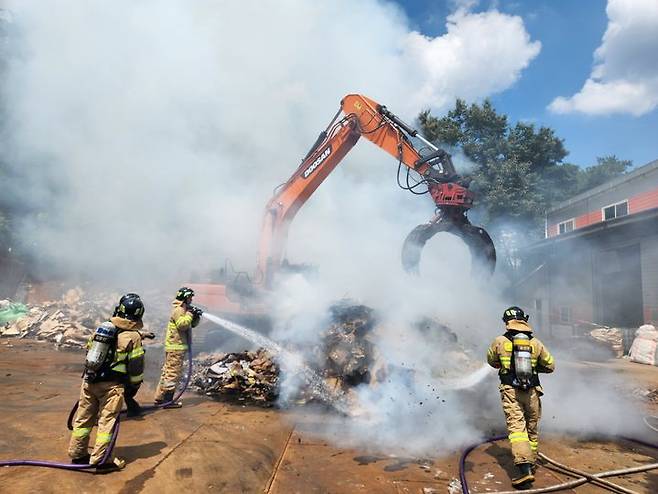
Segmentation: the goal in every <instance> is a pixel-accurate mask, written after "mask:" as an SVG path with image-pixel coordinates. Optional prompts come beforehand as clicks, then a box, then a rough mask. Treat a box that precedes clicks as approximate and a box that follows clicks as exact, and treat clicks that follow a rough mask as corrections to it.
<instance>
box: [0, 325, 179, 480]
mask: <svg viewBox="0 0 658 494" xmlns="http://www.w3.org/2000/svg"><path fill="white" fill-rule="evenodd" d="M191 333H192V332H191V331H188V332H187V346H188V350H187V357H188V358H187V365H188V368H187V377H186V379H185V385H184V386H183V387H182V388H181V389H180V391H179V392H178V393H177V394H176V396H174V397H173V398H172V400H171V401H168V402H165V403H160V404H157V405H155V404H154V405H148V406H144V407H142V410H144V411H149V410H157V409H159V408H163V407H166V406H168V405H171V404H172V403H176V402H177V401H178V400H179V398H180V397H181V396H183V393H185V391H186V390H187V387H188V386H189V384H190V380H191V379H192V334H191ZM78 404H79V402H77V401H76V402H75V405H73V408H72V409H71V412H70V413H69V417H68V420H67V424H66V425H67V427H68V429H69V430H73V420H74V419H75V414H76V412H77V410H78ZM121 413H122V414H123V413H126V410H124V411H122V412H121ZM119 422H120V420H119V417H117V420H116V422H115V423H114V427H113V429H112V436H111V437H110V443H109V445H108V447H107V450H106V451H105V454H104V455H103V459H102V460H101V461H100V463H98V464H94V465H76V464H73V463H59V462H55V461H44V460H5V461H0V467H17V466H33V467H46V468H60V469H64V470H81V471H84V470H86V469H90V468H96V467H97V466H98V465H102V464H104V463H106V462H107V461H108V460H109V459H110V458H111V457H112V451H113V450H114V445H115V444H116V441H117V437H118V436H119Z"/></svg>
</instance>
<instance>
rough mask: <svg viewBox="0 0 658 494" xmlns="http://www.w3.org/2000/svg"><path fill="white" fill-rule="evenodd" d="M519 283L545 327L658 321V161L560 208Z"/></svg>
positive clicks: (553, 213)
mask: <svg viewBox="0 0 658 494" xmlns="http://www.w3.org/2000/svg"><path fill="white" fill-rule="evenodd" d="M523 258H524V259H523V265H524V266H526V271H527V272H526V274H525V277H524V278H522V280H521V281H520V282H519V284H518V285H517V295H518V296H519V298H520V302H521V303H522V304H523V306H525V307H527V308H528V309H529V310H530V311H531V312H533V313H534V314H535V316H534V317H533V320H534V321H535V324H537V325H538V326H540V327H542V329H545V330H550V331H551V332H552V331H555V330H566V329H568V330H571V331H576V330H577V328H578V327H582V328H583V329H584V328H586V327H587V326H590V327H591V325H592V324H597V325H606V326H616V327H628V328H633V327H638V326H639V325H640V324H643V323H645V322H656V321H658V160H656V161H653V162H651V163H649V164H647V165H645V166H642V167H640V168H637V169H635V170H633V171H632V172H630V173H628V174H626V175H623V176H621V177H619V178H617V179H614V180H612V181H610V182H607V183H605V184H603V185H601V186H599V187H596V188H594V189H592V190H589V191H587V192H584V193H582V194H579V195H577V196H575V197H573V198H572V199H570V200H568V201H565V202H564V203H562V204H559V205H558V206H557V207H555V208H553V209H552V210H550V211H549V212H548V213H547V215H546V238H545V239H544V240H543V241H541V242H539V243H537V244H535V245H533V246H531V247H529V248H528V249H526V250H525V252H524V255H523Z"/></svg>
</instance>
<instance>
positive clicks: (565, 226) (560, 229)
mask: <svg viewBox="0 0 658 494" xmlns="http://www.w3.org/2000/svg"><path fill="white" fill-rule="evenodd" d="M574 224H575V221H574V220H573V219H571V220H567V221H563V222H562V223H558V224H557V233H558V235H562V234H564V233H569V232H572V231H573V229H574Z"/></svg>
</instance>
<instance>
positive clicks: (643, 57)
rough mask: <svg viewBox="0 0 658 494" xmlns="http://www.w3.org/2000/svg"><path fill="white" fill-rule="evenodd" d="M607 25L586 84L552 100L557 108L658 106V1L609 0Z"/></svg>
mask: <svg viewBox="0 0 658 494" xmlns="http://www.w3.org/2000/svg"><path fill="white" fill-rule="evenodd" d="M607 14H608V28H607V29H606V32H605V34H604V35H603V42H602V44H601V46H599V47H598V48H597V49H596V51H595V52H594V58H595V61H596V63H595V66H594V68H593V70H592V73H591V75H590V77H589V79H588V80H587V81H586V82H585V84H584V85H583V87H582V89H581V90H580V91H579V92H578V93H576V94H575V95H573V96H571V97H562V96H560V97H558V98H556V99H555V100H553V102H552V103H551V104H550V105H549V109H550V110H551V111H553V112H555V113H574V112H579V113H586V114H590V115H603V114H611V113H630V114H632V115H636V116H639V115H643V114H645V113H648V112H650V111H652V110H654V109H655V108H656V107H657V106H658V64H656V53H658V2H657V1H656V0H609V1H608V7H607Z"/></svg>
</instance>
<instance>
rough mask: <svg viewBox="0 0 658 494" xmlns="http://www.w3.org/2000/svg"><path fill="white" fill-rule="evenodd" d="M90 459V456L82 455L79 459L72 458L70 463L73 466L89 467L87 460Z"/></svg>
mask: <svg viewBox="0 0 658 494" xmlns="http://www.w3.org/2000/svg"><path fill="white" fill-rule="evenodd" d="M90 459H91V455H84V456H81V457H80V458H73V459H72V460H71V463H73V464H74V465H89V460H90Z"/></svg>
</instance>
